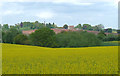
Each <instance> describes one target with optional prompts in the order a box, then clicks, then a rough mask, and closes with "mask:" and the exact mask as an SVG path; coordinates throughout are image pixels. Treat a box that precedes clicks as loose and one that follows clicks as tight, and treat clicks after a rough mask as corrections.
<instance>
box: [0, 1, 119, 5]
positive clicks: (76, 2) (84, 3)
mask: <svg viewBox="0 0 120 76" xmlns="http://www.w3.org/2000/svg"><path fill="white" fill-rule="evenodd" d="M118 1H120V0H1V2H52V3H71V4H75V5H91V4H92V3H96V2H109V3H113V4H115V3H118Z"/></svg>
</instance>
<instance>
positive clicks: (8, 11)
mask: <svg viewBox="0 0 120 76" xmlns="http://www.w3.org/2000/svg"><path fill="white" fill-rule="evenodd" d="M21 13H23V11H22V10H19V11H18V10H6V11H4V13H3V15H12V14H21Z"/></svg>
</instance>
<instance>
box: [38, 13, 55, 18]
mask: <svg viewBox="0 0 120 76" xmlns="http://www.w3.org/2000/svg"><path fill="white" fill-rule="evenodd" d="M36 16H37V17H39V18H42V19H51V18H53V17H54V13H53V12H50V11H46V12H40V13H38V14H37V15H36Z"/></svg>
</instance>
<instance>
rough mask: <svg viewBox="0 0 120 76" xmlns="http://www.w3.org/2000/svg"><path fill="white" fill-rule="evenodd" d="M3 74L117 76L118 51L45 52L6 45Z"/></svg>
mask: <svg viewBox="0 0 120 76" xmlns="http://www.w3.org/2000/svg"><path fill="white" fill-rule="evenodd" d="M2 47H3V53H2V54H3V63H2V64H3V71H2V72H3V74H12V73H13V74H30V73H31V74H36V73H37V74H53V73H54V74H113V73H114V74H115V73H117V71H118V66H117V65H118V47H117V46H107V47H89V48H54V49H53V48H44V47H36V46H25V45H12V44H3V45H2Z"/></svg>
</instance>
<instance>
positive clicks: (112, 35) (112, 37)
mask: <svg viewBox="0 0 120 76" xmlns="http://www.w3.org/2000/svg"><path fill="white" fill-rule="evenodd" d="M117 39H118V36H117V35H114V34H108V35H107V36H106V37H105V39H104V41H116V40H117Z"/></svg>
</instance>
